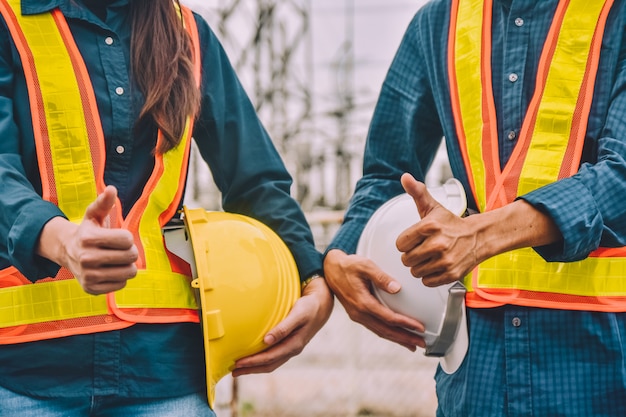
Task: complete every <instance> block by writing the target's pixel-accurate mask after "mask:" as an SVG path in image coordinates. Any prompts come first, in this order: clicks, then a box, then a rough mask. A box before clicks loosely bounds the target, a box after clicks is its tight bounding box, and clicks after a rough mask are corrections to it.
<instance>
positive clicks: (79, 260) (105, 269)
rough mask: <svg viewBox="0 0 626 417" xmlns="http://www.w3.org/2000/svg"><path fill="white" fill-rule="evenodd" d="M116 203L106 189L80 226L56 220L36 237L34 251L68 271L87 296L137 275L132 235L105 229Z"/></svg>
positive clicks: (110, 190)
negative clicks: (36, 241)
mask: <svg viewBox="0 0 626 417" xmlns="http://www.w3.org/2000/svg"><path fill="white" fill-rule="evenodd" d="M116 200H117V190H116V189H115V187H113V186H108V187H107V188H106V189H105V190H104V192H103V193H102V194H101V195H99V196H98V198H97V199H96V200H95V201H94V202H93V203H91V204H90V205H89V207H87V210H86V212H85V216H84V218H83V221H82V222H81V224H80V225H76V224H74V223H71V222H69V221H68V220H66V219H64V218H61V217H56V218H54V219H52V220H50V221H49V222H48V223H47V224H46V225H45V226H44V229H43V230H42V233H41V236H40V238H39V245H38V248H37V252H38V253H39V254H40V255H41V256H44V257H46V258H48V259H50V260H52V261H54V262H56V263H57V264H59V265H61V266H64V267H66V268H67V269H69V270H70V271H71V272H72V273H73V274H74V276H75V277H76V279H77V280H78V282H79V283H80V285H81V286H82V287H83V289H84V290H85V292H87V293H89V294H105V293H108V292H111V291H116V290H119V289H121V288H123V287H124V286H125V285H126V281H127V280H129V279H130V278H133V277H134V276H135V275H136V274H137V266H136V265H135V262H136V261H137V259H138V251H137V247H136V246H135V243H134V239H133V235H132V234H131V233H130V232H129V231H128V230H124V229H110V228H109V222H108V217H109V213H110V212H111V210H112V209H113V207H114V206H115V202H116Z"/></svg>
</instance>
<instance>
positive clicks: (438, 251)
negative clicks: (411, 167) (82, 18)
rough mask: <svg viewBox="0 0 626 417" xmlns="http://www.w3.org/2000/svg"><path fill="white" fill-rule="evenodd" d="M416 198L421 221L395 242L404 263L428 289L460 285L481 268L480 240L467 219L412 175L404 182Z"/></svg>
mask: <svg viewBox="0 0 626 417" xmlns="http://www.w3.org/2000/svg"><path fill="white" fill-rule="evenodd" d="M401 182H402V186H403V187H404V189H405V191H406V192H407V193H408V194H409V195H410V196H411V197H413V200H414V201H415V205H416V206H417V210H418V212H419V215H420V218H421V220H420V221H419V222H417V223H415V224H414V225H412V226H411V227H409V228H408V229H406V230H405V231H403V232H402V233H401V234H400V236H399V237H398V239H397V240H396V245H397V248H398V250H399V251H400V252H402V263H403V264H404V265H406V266H408V267H409V268H410V269H411V274H412V275H413V276H415V277H418V278H422V282H423V283H424V285H426V286H430V287H436V286H439V285H443V284H448V283H451V282H454V281H457V280H459V279H461V278H463V277H464V276H465V274H467V273H468V272H470V271H471V270H472V269H473V268H474V267H475V266H476V265H478V255H477V236H476V234H475V232H474V230H473V229H472V228H471V227H469V224H467V223H466V222H465V221H464V219H462V218H460V217H459V216H457V215H455V214H454V213H452V212H451V211H449V210H448V209H446V208H445V207H443V206H442V205H441V204H440V203H439V202H438V201H437V200H435V199H434V198H433V197H432V196H431V195H430V194H429V193H428V190H427V189H426V186H425V185H424V184H423V183H421V182H418V181H417V180H416V179H415V178H413V177H412V176H411V175H410V174H404V175H403V176H402V178H401Z"/></svg>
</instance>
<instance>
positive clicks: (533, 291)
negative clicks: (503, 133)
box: [448, 0, 626, 311]
mask: <svg viewBox="0 0 626 417" xmlns="http://www.w3.org/2000/svg"><path fill="white" fill-rule="evenodd" d="M612 4H613V1H612V0H608V1H606V2H602V3H600V2H586V1H585V0H569V1H563V2H559V5H558V7H557V10H556V12H555V16H554V19H553V22H552V24H551V27H550V30H549V34H548V36H547V39H546V42H545V45H544V48H543V50H542V54H541V57H540V61H539V66H538V71H537V81H536V83H537V84H536V88H535V92H534V94H533V97H532V99H531V102H530V105H529V109H528V111H527V114H526V116H525V118H524V123H523V126H522V129H521V133H520V136H519V141H518V143H517V145H516V147H515V149H514V151H513V153H512V155H511V157H510V159H509V161H508V162H507V164H506V165H505V167H504V169H503V170H502V172H500V168H499V166H497V164H496V162H497V146H498V145H497V144H498V136H497V133H495V132H494V123H495V112H492V106H493V96H492V92H491V90H490V88H489V86H484V85H483V86H482V87H478V86H475V85H474V84H475V83H479V82H480V83H485V84H489V85H490V84H491V78H490V76H489V72H490V70H491V68H490V60H489V57H490V56H491V43H490V40H491V32H490V28H491V16H490V13H489V12H488V10H489V11H490V10H491V7H492V4H491V1H488V2H485V4H481V3H480V2H477V1H475V0H454V1H453V6H452V17H451V29H450V34H449V39H450V41H449V42H450V45H449V51H448V53H449V56H448V59H449V68H450V69H449V71H450V80H451V87H450V88H451V99H452V100H451V101H452V110H453V112H454V116H455V122H456V124H457V126H456V128H457V134H458V138H459V145H460V148H461V152H462V154H463V160H464V163H465V164H466V170H467V172H468V175H469V176H470V186H471V187H472V193H473V194H474V196H475V197H476V199H477V200H476V201H477V204H478V206H479V208H480V209H481V211H484V210H492V209H495V208H498V207H501V206H503V205H505V204H508V203H510V202H511V201H513V200H514V199H515V198H516V197H517V196H518V195H523V194H526V193H528V192H530V191H532V190H535V189H537V188H539V187H541V186H543V185H546V184H549V183H551V182H554V181H556V180H558V179H560V178H564V177H567V176H570V175H572V174H573V173H575V172H576V171H577V170H578V167H579V165H580V159H581V154H582V148H583V145H584V140H585V135H586V130H587V123H588V114H589V111H590V109H591V104H592V99H593V91H594V87H595V79H596V75H597V71H598V65H599V57H600V48H601V45H602V36H603V34H604V29H605V25H606V20H607V17H608V14H609V11H610V9H611V7H612ZM481 13H482V15H481ZM477 15H481V16H482V19H481V21H482V26H483V27H482V28H478V27H476V23H475V21H470V20H471V18H474V19H475V20H478V19H476V18H475V17H474V16H477ZM462 18H463V20H462ZM478 33H482V45H481V46H480V49H478V48H479V44H478V42H476V41H475V40H476V39H477V38H478V35H477V34H478ZM459 43H461V45H459ZM477 57H480V59H479V60H477ZM477 65H481V68H480V73H479V72H478V69H477V68H472V67H471V66H477ZM479 74H480V75H479ZM477 97H480V98H479V99H478V98H477ZM476 107H480V109H481V110H480V112H476V111H475V108H476ZM472 111H473V113H474V114H472ZM476 113H479V114H481V115H482V117H483V120H479V119H478V118H477V117H476ZM479 144H480V145H479ZM494 150H495V151H496V152H494ZM483 187H484V188H485V189H483ZM464 282H465V284H466V286H467V287H468V290H469V292H468V299H467V305H469V306H472V307H489V306H491V307H492V306H495V305H502V304H506V303H512V304H518V305H528V306H537V307H548V308H573V309H591V310H598V311H624V310H626V304H624V300H626V248H615V249H605V248H601V249H599V250H597V251H595V252H593V253H592V254H590V256H589V257H588V258H587V259H586V260H584V261H579V262H571V263H555V262H554V263H548V262H545V260H543V259H542V258H541V257H540V256H539V255H538V254H537V253H536V252H534V251H533V250H532V249H530V248H525V249H518V250H514V251H510V252H507V253H505V254H501V255H497V256H494V257H492V258H490V259H488V260H487V261H485V262H483V263H481V264H480V265H479V266H478V267H477V269H476V270H475V271H474V272H473V273H472V274H471V276H468V277H466V279H465V280H464Z"/></svg>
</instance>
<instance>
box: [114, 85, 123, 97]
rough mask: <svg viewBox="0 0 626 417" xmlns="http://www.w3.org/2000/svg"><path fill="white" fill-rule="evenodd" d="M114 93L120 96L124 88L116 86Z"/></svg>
mask: <svg viewBox="0 0 626 417" xmlns="http://www.w3.org/2000/svg"><path fill="white" fill-rule="evenodd" d="M115 94H117V95H118V96H121V95H122V94H124V89H123V88H122V87H117V88H116V89H115Z"/></svg>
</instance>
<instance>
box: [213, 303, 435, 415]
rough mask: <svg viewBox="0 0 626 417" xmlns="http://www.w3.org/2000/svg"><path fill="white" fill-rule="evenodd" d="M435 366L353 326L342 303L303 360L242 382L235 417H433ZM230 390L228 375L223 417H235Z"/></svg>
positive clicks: (220, 399)
mask: <svg viewBox="0 0 626 417" xmlns="http://www.w3.org/2000/svg"><path fill="white" fill-rule="evenodd" d="M436 364H437V362H436V360H434V359H431V358H426V357H425V356H424V355H423V351H418V352H416V353H412V352H409V351H408V350H406V349H404V348H402V347H399V346H396V345H394V344H392V343H391V342H388V341H386V340H383V339H380V338H378V337H377V336H376V335H374V334H373V333H370V332H369V331H367V330H366V329H365V328H363V327H362V326H360V325H357V324H356V323H354V322H352V321H350V319H349V318H348V317H347V315H346V313H345V311H344V310H343V308H342V307H341V306H340V305H339V304H338V303H337V304H336V306H335V311H334V312H333V315H332V316H331V318H330V320H329V322H328V324H327V325H326V326H325V327H324V328H323V329H322V330H321V331H320V333H318V335H317V336H316V337H315V338H314V339H313V340H312V341H311V343H310V344H309V345H308V346H307V347H306V349H305V350H304V352H302V354H301V355H299V356H298V357H296V358H293V359H292V360H291V361H289V362H288V363H287V364H285V365H284V366H283V367H281V368H280V369H278V370H277V371H275V372H273V373H271V374H267V375H253V376H244V377H241V378H239V380H238V381H237V382H238V388H239V389H238V393H239V412H238V414H239V415H238V416H237V417H270V416H271V417H318V416H319V417H322V416H324V417H360V416H370V417H432V416H434V415H435V407H436V397H435V392H434V381H433V375H434V369H435V367H436ZM232 386H233V381H232V378H230V377H226V378H224V379H223V380H222V381H221V382H220V383H219V384H218V391H217V407H216V408H217V411H218V417H231V412H230V411H229V402H230V401H231V398H232V397H231V395H232ZM233 417H234V416H233Z"/></svg>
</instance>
